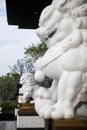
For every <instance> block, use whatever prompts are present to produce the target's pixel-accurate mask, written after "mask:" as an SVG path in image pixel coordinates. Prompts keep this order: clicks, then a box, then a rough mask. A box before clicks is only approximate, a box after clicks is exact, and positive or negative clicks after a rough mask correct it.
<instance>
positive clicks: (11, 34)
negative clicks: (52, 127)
mask: <svg viewBox="0 0 87 130" xmlns="http://www.w3.org/2000/svg"><path fill="white" fill-rule="evenodd" d="M39 41H40V40H39V38H38V37H37V35H36V33H35V30H34V29H18V27H17V26H13V25H8V23H7V17H6V5H5V0H0V76H2V75H5V74H6V73H8V72H10V69H9V66H13V65H15V64H16V62H17V60H18V59H23V57H24V51H25V49H24V48H25V47H28V46H29V45H32V43H33V44H37V43H39Z"/></svg>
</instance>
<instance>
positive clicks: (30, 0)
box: [6, 0, 52, 29]
mask: <svg viewBox="0 0 87 130" xmlns="http://www.w3.org/2000/svg"><path fill="white" fill-rule="evenodd" d="M51 2H52V0H6V12H7V22H8V24H9V25H18V27H19V28H24V29H35V28H37V27H38V22H39V17H40V14H41V11H42V10H43V9H44V8H45V7H46V6H47V5H49V4H51Z"/></svg>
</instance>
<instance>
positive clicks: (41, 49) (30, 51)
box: [25, 43, 47, 60]
mask: <svg viewBox="0 0 87 130" xmlns="http://www.w3.org/2000/svg"><path fill="white" fill-rule="evenodd" d="M46 50H47V47H46V45H45V44H44V43H41V44H38V45H33V44H32V46H29V47H28V48H25V54H26V55H29V56H31V57H32V58H33V59H34V60H37V59H38V58H39V57H40V56H43V55H44V53H45V52H46Z"/></svg>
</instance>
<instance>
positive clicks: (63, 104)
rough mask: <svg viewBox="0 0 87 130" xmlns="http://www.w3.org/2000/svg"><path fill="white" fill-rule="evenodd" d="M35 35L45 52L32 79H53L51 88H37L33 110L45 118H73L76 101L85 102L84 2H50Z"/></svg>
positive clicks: (86, 36)
mask: <svg viewBox="0 0 87 130" xmlns="http://www.w3.org/2000/svg"><path fill="white" fill-rule="evenodd" d="M36 33H37V35H38V36H39V38H40V40H41V41H42V42H45V43H46V45H47V47H48V49H47V51H46V53H45V54H44V56H43V57H40V58H39V59H38V60H37V61H36V63H35V68H36V72H35V75H34V77H35V80H37V81H39V82H42V81H43V80H44V78H45V76H48V77H50V78H51V79H53V82H52V85H51V87H50V88H48V89H46V88H43V87H41V88H39V89H38V91H37V93H36V95H37V97H38V99H37V101H36V103H35V108H36V111H37V112H38V114H39V115H40V116H43V117H44V118H74V117H75V107H76V105H77V104H78V102H79V101H81V100H82V101H86V100H87V95H86V94H87V0H53V1H52V3H51V4H50V5H49V6H47V7H46V8H45V9H43V11H42V13H41V16H40V19H39V27H38V28H37V29H36ZM82 95H84V96H82ZM83 97H84V98H83Z"/></svg>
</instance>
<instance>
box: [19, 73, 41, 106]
mask: <svg viewBox="0 0 87 130" xmlns="http://www.w3.org/2000/svg"><path fill="white" fill-rule="evenodd" d="M19 83H20V84H21V85H22V87H21V88H20V89H19V96H18V103H20V104H21V103H26V102H28V99H29V98H32V100H31V101H30V102H32V103H34V100H35V98H36V97H35V93H36V91H37V90H38V89H39V88H40V86H39V85H38V84H37V82H36V81H35V79H34V74H33V73H30V72H27V73H24V74H23V75H22V76H21V78H20V81H19ZM30 102H29V103H30Z"/></svg>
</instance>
